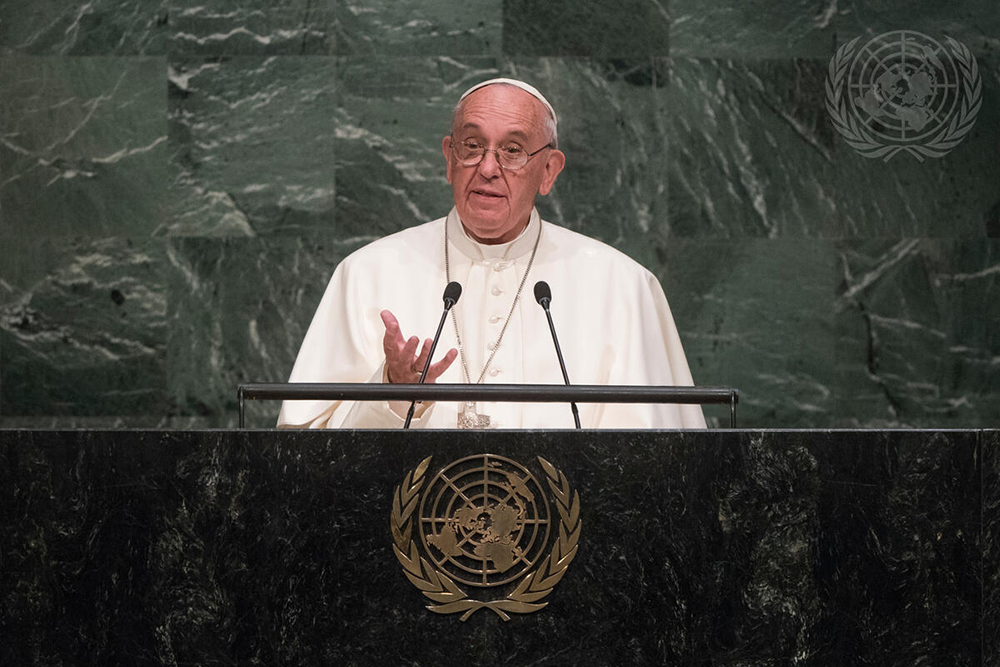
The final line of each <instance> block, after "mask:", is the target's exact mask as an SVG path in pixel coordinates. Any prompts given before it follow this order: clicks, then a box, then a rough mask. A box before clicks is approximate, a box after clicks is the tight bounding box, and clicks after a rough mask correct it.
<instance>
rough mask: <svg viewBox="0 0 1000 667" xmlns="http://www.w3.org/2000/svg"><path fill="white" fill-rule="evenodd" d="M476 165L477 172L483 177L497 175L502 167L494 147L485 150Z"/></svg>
mask: <svg viewBox="0 0 1000 667" xmlns="http://www.w3.org/2000/svg"><path fill="white" fill-rule="evenodd" d="M478 166H479V173H480V174H482V175H483V176H484V177H485V178H495V177H497V176H499V175H500V171H501V169H502V167H501V166H500V162H499V161H498V160H497V152H496V150H495V149H494V150H488V151H486V153H485V154H484V155H483V159H482V160H481V161H480V163H479V165H478Z"/></svg>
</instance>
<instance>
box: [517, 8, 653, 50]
mask: <svg viewBox="0 0 1000 667" xmlns="http://www.w3.org/2000/svg"><path fill="white" fill-rule="evenodd" d="M670 31H671V9H670V2H668V1H667V0H651V1H649V2H643V1H642V0H587V1H586V2H571V1H570V0H550V1H549V2H531V1H530V0H504V2H503V49H504V53H505V54H507V55H511V56H586V57H592V58H602V59H603V58H648V57H650V56H666V55H668V53H669V49H670Z"/></svg>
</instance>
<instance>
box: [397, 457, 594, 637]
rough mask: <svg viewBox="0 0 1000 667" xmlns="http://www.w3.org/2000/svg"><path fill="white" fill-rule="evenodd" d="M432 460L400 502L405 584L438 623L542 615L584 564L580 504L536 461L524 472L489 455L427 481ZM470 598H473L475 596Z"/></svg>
mask: <svg viewBox="0 0 1000 667" xmlns="http://www.w3.org/2000/svg"><path fill="white" fill-rule="evenodd" d="M430 462H431V457H427V458H426V459H424V460H423V461H421V462H420V464H419V465H418V466H417V467H416V468H415V469H413V470H412V471H410V472H409V473H407V475H406V477H405V478H404V479H403V483H402V484H401V485H399V486H397V487H396V489H395V491H394V492H393V504H392V512H391V515H390V520H389V523H390V528H391V529H392V538H393V543H394V544H393V551H394V552H395V554H396V558H397V559H399V562H400V564H401V565H402V566H403V574H405V575H406V577H407V579H409V580H410V582H411V583H412V584H413V585H414V586H416V587H417V588H418V589H420V591H421V592H422V593H423V595H424V596H426V597H427V598H428V599H429V600H431V602H432V603H433V604H429V605H427V608H428V609H430V610H431V611H433V612H435V613H438V614H455V613H461V614H462V616H461V619H462V620H463V621H464V620H467V619H468V618H469V617H470V616H471V615H472V614H474V613H475V612H476V611H478V610H479V609H490V610H492V611H493V612H495V613H496V614H497V615H498V616H500V618H502V619H503V620H505V621H507V620H510V614H511V613H515V614H526V613H530V612H534V611H538V610H539V609H542V608H543V607H545V606H546V605H547V604H548V602H543V601H542V600H543V599H544V598H546V597H547V596H548V595H549V593H551V592H552V589H553V587H554V586H555V585H556V584H557V583H559V580H560V579H562V577H563V575H564V574H565V573H566V569H567V568H568V567H569V564H570V562H572V560H573V558H574V557H575V556H576V551H577V542H578V541H579V539H580V529H581V527H582V523H583V522H582V521H581V520H580V496H579V494H578V493H576V492H575V491H573V490H572V489H571V488H570V485H569V481H568V480H567V479H566V477H565V475H563V474H562V472H560V471H559V470H557V469H556V468H555V467H554V466H553V465H552V464H551V463H549V462H548V461H546V460H545V459H543V458H541V457H538V463H539V464H540V466H541V470H542V472H543V473H544V474H543V476H540V477H539V476H536V475H535V474H534V473H532V472H531V471H530V470H529V469H528V468H526V467H524V466H522V465H521V464H520V463H518V462H516V461H513V460H511V459H509V458H505V457H503V456H496V455H494V454H483V455H481V456H470V457H467V458H464V459H460V460H458V461H454V462H452V463H450V464H448V465H447V466H445V467H444V468H442V469H441V470H440V471H438V472H437V473H436V474H435V475H433V476H432V477H430V479H429V480H428V479H427V477H426V474H427V469H428V466H429V465H430ZM469 591H475V593H474V594H473V593H470V592H469Z"/></svg>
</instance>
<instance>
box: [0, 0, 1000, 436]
mask: <svg viewBox="0 0 1000 667" xmlns="http://www.w3.org/2000/svg"><path fill="white" fill-rule="evenodd" d="M900 29H909V30H916V31H920V32H923V33H926V34H928V35H929V36H931V37H934V38H935V39H937V40H939V41H940V40H943V39H944V38H945V36H951V37H954V38H955V39H958V40H960V41H961V42H962V43H964V44H965V45H966V46H968V47H969V49H970V50H971V52H972V53H973V54H974V55H975V57H976V59H977V62H978V64H979V68H980V72H981V75H982V80H983V106H982V110H981V112H980V114H979V118H978V121H977V122H976V125H975V126H974V127H973V129H972V131H971V133H970V134H969V135H968V136H967V137H966V138H965V140H964V141H963V142H962V143H961V144H959V145H958V146H957V147H956V148H955V149H954V150H953V151H952V152H951V153H949V154H948V155H947V156H945V157H943V158H940V159H927V160H925V161H924V162H922V163H921V162H918V161H917V160H915V159H914V158H912V157H910V156H907V155H898V156H896V157H894V158H893V159H892V160H890V161H889V162H888V163H886V162H883V161H882V160H878V159H867V158H865V157H862V156H860V155H858V154H857V153H856V152H855V151H854V150H853V149H852V148H850V147H849V146H848V145H847V144H846V143H845V142H844V140H843V139H842V138H841V136H840V135H839V134H838V133H837V131H836V129H835V128H834V126H833V125H832V123H831V121H830V119H829V117H828V115H827V112H826V110H825V91H824V77H825V76H826V72H827V67H828V65H829V62H830V59H831V57H832V56H833V55H834V53H835V52H836V49H837V48H838V46H840V45H842V44H844V43H846V42H848V41H850V40H851V39H854V38H855V37H858V36H860V37H862V41H867V40H868V39H870V38H871V37H874V36H876V35H878V34H881V33H884V32H886V31H890V30H900ZM497 75H511V76H515V77H519V78H523V79H525V80H527V81H529V82H532V83H534V84H536V85H537V86H538V87H539V88H540V89H541V90H542V91H543V92H544V93H545V94H546V95H547V96H548V97H549V99H550V100H551V101H552V103H553V105H554V106H555V107H556V109H557V111H558V112H559V114H560V117H561V127H560V130H561V131H560V137H561V147H562V149H563V150H564V151H565V152H566V154H567V157H568V167H567V170H566V171H565V172H564V173H563V175H562V176H561V177H560V180H559V182H558V184H557V186H556V189H555V191H554V193H553V194H552V195H551V196H550V197H548V198H546V199H545V200H543V201H542V202H541V204H540V208H541V210H542V214H543V216H544V217H546V218H547V219H549V220H551V221H553V222H557V223H559V224H562V225H564V226H567V227H570V228H572V229H576V230H580V231H582V232H584V233H587V234H590V235H592V236H595V237H598V238H600V239H602V240H604V241H606V242H607V243H610V244H612V245H614V246H616V247H618V248H620V249H622V250H623V251H625V252H627V253H629V254H630V255H632V256H633V257H635V258H636V259H637V260H639V261H640V262H642V263H643V264H645V265H646V266H648V267H649V268H650V269H651V270H652V271H654V272H655V273H656V274H657V275H658V276H659V278H660V280H661V282H662V284H663V287H664V289H665V291H666V293H667V296H668V299H669V301H670V304H671V307H672V309H673V312H674V316H675V318H676V320H677V323H678V326H679V328H680V330H681V335H682V338H683V341H684V345H685V348H686V350H687V354H688V359H689V361H690V364H691V368H692V372H693V374H694V377H695V380H696V382H697V383H699V384H703V385H733V386H737V387H739V388H740V390H741V412H740V415H741V424H742V425H746V426H753V427H855V426H865V427H883V426H904V427H907V426H923V427H959V426H961V427H979V426H989V425H994V426H995V425H996V424H997V421H998V419H997V418H998V416H1000V327H998V326H997V322H998V320H1000V10H998V9H997V5H996V1H995V0H964V1H960V2H954V3H935V2H928V1H922V2H917V1H906V0H878V1H867V2H837V1H836V0H815V1H810V2H805V1H803V0H796V1H795V2H778V0H770V1H767V2H763V1H760V0H757V1H740V2H733V1H731V0H725V1H723V0H709V1H708V2H704V1H699V2H695V1H694V0H676V1H674V2H668V1H667V0H660V1H656V0H651V1H649V2H639V1H638V0H615V1H611V0H597V1H594V0H590V1H575V2H568V1H564V0H559V1H555V2H528V1H527V0H520V1H515V0H508V1H507V2H503V3H500V2H485V1H483V0H473V1H471V2H462V3H458V2H451V3H448V2H414V1H412V0H410V1H400V0H393V1H390V0H379V1H376V2H370V1H369V2H359V3H356V4H346V3H344V2H341V1H340V0H320V1H315V2H307V1H306V0H284V1H280V2H273V1H272V2H267V3H265V2H260V1H259V0H258V1H256V2H233V1H227V2H216V3H213V4H212V5H211V6H208V5H202V4H199V3H194V2H189V1H188V0H164V1H157V0H131V1H126V0H92V1H91V2H88V3H84V2H80V1H76V2H55V1H46V2H27V1H25V0H18V1H11V0H4V1H3V2H2V4H0V426H58V427H76V426H95V427H125V426H159V427H166V428H195V427H220V426H231V425H233V424H234V423H235V419H236V417H235V415H236V401H235V385H236V384H237V383H238V382H240V381H283V380H285V379H286V378H287V376H288V373H289V371H290V370H291V366H292V362H293V360H294V358H295V354H296V352H297V350H298V346H299V344H300V342H301V339H302V336H303V334H304V332H305V329H306V327H307V326H308V324H309V321H310V318H311V317H312V314H313V311H314V310H315V307H316V305H317V303H318V301H319V297H320V295H321V293H322V290H323V288H324V287H325V284H326V282H327V280H328V279H329V276H330V275H331V274H332V272H333V269H334V267H335V266H336V264H337V262H338V261H339V260H340V259H341V258H342V257H343V256H344V255H346V254H347V253H349V252H350V251H352V250H354V249H356V248H358V247H360V246H361V245H363V244H365V243H367V242H369V241H371V240H373V239H375V238H377V237H379V236H382V235H385V234H387V233H391V232H394V231H396V230H399V229H402V228H404V227H408V226H411V225H413V224H416V223H419V222H423V221H426V220H430V219H433V218H437V217H440V216H442V215H444V214H445V213H446V212H447V210H448V208H449V206H450V191H449V189H448V188H447V186H446V184H445V180H444V173H443V161H442V158H441V155H440V138H441V136H442V135H443V134H445V133H446V132H447V126H448V119H449V114H450V109H451V106H452V104H453V103H454V102H455V100H456V99H457V97H458V95H459V94H460V93H461V92H462V91H463V90H465V89H466V88H467V87H469V86H470V85H471V84H473V83H475V82H477V81H479V80H482V79H484V78H487V77H491V76H497ZM561 335H562V336H563V337H570V336H572V335H573V334H572V332H562V334H561ZM277 407H278V406H277V405H276V404H258V405H253V406H251V414H250V422H251V423H252V424H255V425H258V426H267V425H271V424H273V423H274V419H275V416H276V414H277ZM709 417H710V419H711V420H712V422H713V423H718V420H719V419H720V418H722V419H724V418H725V412H724V411H709Z"/></svg>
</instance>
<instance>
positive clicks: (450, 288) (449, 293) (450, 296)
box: [403, 280, 462, 429]
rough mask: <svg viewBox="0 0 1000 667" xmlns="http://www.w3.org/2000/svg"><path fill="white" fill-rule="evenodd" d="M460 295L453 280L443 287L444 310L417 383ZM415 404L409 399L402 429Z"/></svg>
mask: <svg viewBox="0 0 1000 667" xmlns="http://www.w3.org/2000/svg"><path fill="white" fill-rule="evenodd" d="M460 296H462V286H461V285H459V284H458V283H456V282H455V281H454V280H453V281H451V282H450V283H448V285H447V286H446V287H445V288H444V297H443V298H444V312H443V313H441V321H440V322H438V329H437V333H436V334H434V342H432V343H431V351H430V353H429V354H428V355H427V361H425V362H424V370H422V371H421V372H420V381H419V382H418V383H417V384H423V383H424V379H425V378H426V377H427V370H428V369H429V368H430V367H431V359H433V358H434V350H436V349H437V345H438V339H439V338H441V329H443V328H444V321H445V318H447V317H448V311H449V310H451V307H452V306H454V305H455V304H456V303H458V297H460ZM416 405H417V401H416V399H414V400H412V401H410V409H409V411H408V412H407V413H406V423H405V424H403V428H404V429H408V428H410V422H411V421H412V420H413V410H414V408H415V407H416Z"/></svg>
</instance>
